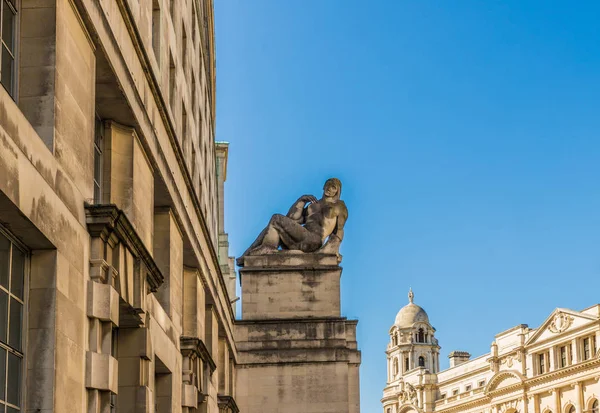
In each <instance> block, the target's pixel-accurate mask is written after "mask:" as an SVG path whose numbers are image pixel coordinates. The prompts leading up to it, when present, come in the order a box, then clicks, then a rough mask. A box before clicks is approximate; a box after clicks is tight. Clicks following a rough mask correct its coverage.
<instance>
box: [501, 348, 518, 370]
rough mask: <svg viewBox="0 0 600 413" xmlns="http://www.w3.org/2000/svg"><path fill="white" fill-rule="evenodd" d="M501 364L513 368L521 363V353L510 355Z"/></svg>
mask: <svg viewBox="0 0 600 413" xmlns="http://www.w3.org/2000/svg"><path fill="white" fill-rule="evenodd" d="M500 363H501V364H505V365H506V366H507V367H512V366H513V364H515V363H521V353H520V352H517V353H515V354H511V355H508V356H506V357H504V358H503V359H502V361H501V362H500Z"/></svg>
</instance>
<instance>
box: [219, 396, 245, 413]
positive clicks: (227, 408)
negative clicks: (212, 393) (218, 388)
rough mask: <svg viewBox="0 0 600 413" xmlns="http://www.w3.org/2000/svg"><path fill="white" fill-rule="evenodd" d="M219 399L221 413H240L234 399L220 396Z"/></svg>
mask: <svg viewBox="0 0 600 413" xmlns="http://www.w3.org/2000/svg"><path fill="white" fill-rule="evenodd" d="M217 399H218V403H219V412H220V413H239V411H240V409H239V408H238V406H237V403H236V402H235V400H234V398H233V397H231V396H223V395H221V394H219V395H218V396H217Z"/></svg>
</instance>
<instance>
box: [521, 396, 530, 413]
mask: <svg viewBox="0 0 600 413" xmlns="http://www.w3.org/2000/svg"><path fill="white" fill-rule="evenodd" d="M528 411H529V397H527V393H524V394H523V411H522V412H521V413H527V412H528Z"/></svg>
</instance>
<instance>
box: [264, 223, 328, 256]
mask: <svg viewBox="0 0 600 413" xmlns="http://www.w3.org/2000/svg"><path fill="white" fill-rule="evenodd" d="M273 218H274V219H273V221H272V225H273V227H274V228H275V229H276V230H277V234H278V237H279V239H280V240H281V243H282V244H283V245H285V247H287V249H290V250H301V251H304V252H312V251H314V250H316V249H317V248H319V247H320V246H321V239H320V237H319V236H318V235H317V234H314V233H312V232H310V231H309V230H307V229H306V228H304V227H303V226H302V225H300V224H299V223H298V222H296V221H295V220H293V219H291V218H288V217H286V216H283V215H279V216H274V217H273Z"/></svg>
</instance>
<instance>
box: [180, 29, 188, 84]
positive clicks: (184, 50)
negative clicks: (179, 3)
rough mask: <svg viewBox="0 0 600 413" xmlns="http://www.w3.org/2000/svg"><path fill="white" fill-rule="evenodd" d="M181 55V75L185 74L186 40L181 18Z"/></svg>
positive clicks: (186, 58) (186, 59)
mask: <svg viewBox="0 0 600 413" xmlns="http://www.w3.org/2000/svg"><path fill="white" fill-rule="evenodd" d="M181 56H182V59H181V65H182V66H183V75H184V76H185V75H186V73H187V61H188V41H187V32H186V31H185V25H184V23H183V20H182V21H181Z"/></svg>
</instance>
